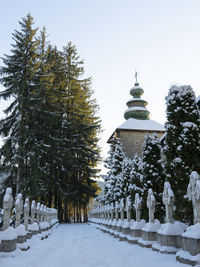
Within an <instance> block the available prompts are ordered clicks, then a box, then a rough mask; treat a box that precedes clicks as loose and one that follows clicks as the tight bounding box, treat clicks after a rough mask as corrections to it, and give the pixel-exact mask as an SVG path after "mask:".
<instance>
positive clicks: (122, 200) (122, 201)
mask: <svg viewBox="0 0 200 267" xmlns="http://www.w3.org/2000/svg"><path fill="white" fill-rule="evenodd" d="M120 212H121V221H123V220H124V199H123V198H122V199H121V200H120Z"/></svg>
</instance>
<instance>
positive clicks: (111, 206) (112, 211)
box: [110, 203, 114, 221]
mask: <svg viewBox="0 0 200 267" xmlns="http://www.w3.org/2000/svg"><path fill="white" fill-rule="evenodd" d="M110 210H111V220H112V221H113V218H114V205H113V203H111V205H110Z"/></svg>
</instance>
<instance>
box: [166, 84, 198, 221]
mask: <svg viewBox="0 0 200 267" xmlns="http://www.w3.org/2000/svg"><path fill="white" fill-rule="evenodd" d="M166 104H167V123H166V124H165V126H166V133H167V135H166V140H165V147H164V152H165V155H166V162H165V173H166V178H167V180H168V181H169V182H170V184H171V186H172V190H173V191H174V193H175V205H176V211H175V218H176V219H177V220H184V221H186V222H191V215H190V213H191V206H190V203H189V202H188V201H186V200H185V199H184V195H185V194H186V192H187V186H188V183H189V176H190V173H191V172H192V171H199V170H200V163H199V153H200V150H199V148H200V146H199V136H200V135H199V134H200V130H199V129H200V128H199V126H200V119H199V111H198V108H197V104H196V97H195V94H194V91H193V89H192V88H191V86H189V85H184V86H176V85H174V86H172V87H171V88H170V90H169V93H168V96H167V97H166Z"/></svg>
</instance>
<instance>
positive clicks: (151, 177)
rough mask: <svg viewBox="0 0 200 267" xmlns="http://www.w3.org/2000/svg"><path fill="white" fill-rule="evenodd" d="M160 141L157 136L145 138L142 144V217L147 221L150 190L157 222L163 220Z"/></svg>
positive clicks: (162, 175) (162, 179)
mask: <svg viewBox="0 0 200 267" xmlns="http://www.w3.org/2000/svg"><path fill="white" fill-rule="evenodd" d="M160 150H161V146H160V140H159V138H158V137H157V135H155V134H153V135H152V136H150V135H147V136H145V140H144V143H143V152H142V161H143V182H142V183H143V199H144V203H143V215H144V217H145V219H148V209H147V207H146V199H147V195H148V189H149V188H151V189H152V190H153V192H154V195H155V198H156V209H155V216H156V218H159V220H161V221H163V220H164V208H163V203H162V192H163V186H164V180H165V177H164V174H163V169H162V165H161V157H160Z"/></svg>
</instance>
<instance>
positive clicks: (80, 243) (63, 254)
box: [0, 224, 188, 267]
mask: <svg viewBox="0 0 200 267" xmlns="http://www.w3.org/2000/svg"><path fill="white" fill-rule="evenodd" d="M4 255H5V254H1V253H0V266H1V267H146V266H148V267H185V266H188V265H183V264H181V263H178V262H176V259H175V256H174V255H164V254H159V253H157V252H154V251H152V250H151V249H147V248H141V247H139V246H137V245H132V244H129V243H127V242H120V241H118V240H117V239H115V238H114V237H112V236H109V235H108V234H104V233H102V232H101V231H100V230H97V229H96V228H95V225H89V224H64V225H60V226H59V227H58V228H57V229H55V230H53V231H52V233H51V235H50V236H49V238H48V239H45V240H37V241H36V242H32V245H31V249H29V250H28V251H15V252H13V253H12V256H11V254H10V255H9V254H6V255H5V256H4Z"/></svg>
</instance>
